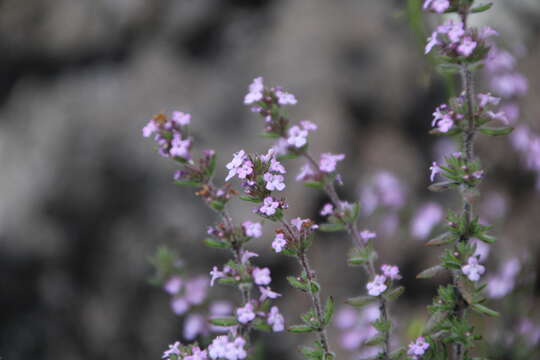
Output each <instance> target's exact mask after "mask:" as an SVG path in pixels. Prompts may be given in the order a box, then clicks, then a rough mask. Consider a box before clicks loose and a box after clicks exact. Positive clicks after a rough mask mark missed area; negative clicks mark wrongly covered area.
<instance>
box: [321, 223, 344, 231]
mask: <svg viewBox="0 0 540 360" xmlns="http://www.w3.org/2000/svg"><path fill="white" fill-rule="evenodd" d="M319 230H320V231H324V232H333V231H342V230H345V225H343V224H338V223H335V224H321V225H320V226H319Z"/></svg>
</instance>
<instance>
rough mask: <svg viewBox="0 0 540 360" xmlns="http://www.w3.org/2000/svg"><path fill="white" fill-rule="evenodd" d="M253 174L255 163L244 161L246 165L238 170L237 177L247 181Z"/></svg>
mask: <svg viewBox="0 0 540 360" xmlns="http://www.w3.org/2000/svg"><path fill="white" fill-rule="evenodd" d="M252 173H253V163H252V162H251V161H249V160H247V161H244V163H243V164H242V165H241V166H240V167H239V168H238V169H236V175H238V178H239V179H245V178H246V177H248V175H250V174H252Z"/></svg>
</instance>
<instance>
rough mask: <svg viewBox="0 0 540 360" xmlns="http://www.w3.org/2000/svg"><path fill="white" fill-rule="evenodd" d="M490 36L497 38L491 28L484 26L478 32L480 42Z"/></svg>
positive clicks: (496, 34) (497, 34) (496, 33)
mask: <svg viewBox="0 0 540 360" xmlns="http://www.w3.org/2000/svg"><path fill="white" fill-rule="evenodd" d="M492 36H499V33H498V32H497V31H495V30H494V29H493V28H492V27H489V26H484V27H482V28H480V30H479V31H478V37H480V39H482V40H486V39H487V38H490V37H492Z"/></svg>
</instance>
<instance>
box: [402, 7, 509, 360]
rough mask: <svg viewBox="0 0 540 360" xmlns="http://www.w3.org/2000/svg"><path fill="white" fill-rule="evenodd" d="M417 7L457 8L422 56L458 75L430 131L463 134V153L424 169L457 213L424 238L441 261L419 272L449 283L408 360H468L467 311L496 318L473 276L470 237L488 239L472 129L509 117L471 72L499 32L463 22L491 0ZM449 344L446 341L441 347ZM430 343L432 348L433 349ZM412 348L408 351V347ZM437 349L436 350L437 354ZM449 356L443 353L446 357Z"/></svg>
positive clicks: (504, 130) (477, 270)
mask: <svg viewBox="0 0 540 360" xmlns="http://www.w3.org/2000/svg"><path fill="white" fill-rule="evenodd" d="M423 7H424V9H425V10H429V11H433V12H437V13H456V14H457V15H458V19H454V20H447V21H446V22H445V23H444V24H443V25H440V26H439V27H437V29H436V30H435V31H434V32H433V34H432V35H431V37H430V38H429V39H428V41H427V45H426V49H425V50H426V54H427V53H429V52H431V51H432V50H433V49H436V54H437V55H438V61H439V62H440V65H439V68H443V69H445V70H446V71H447V72H449V73H456V74H458V73H459V74H460V75H461V80H462V88H463V92H462V93H461V95H460V96H458V97H456V98H453V99H451V100H450V101H449V104H448V105H447V104H443V105H441V106H439V107H438V108H437V109H436V110H435V112H434V113H433V116H434V119H433V122H432V126H433V128H434V129H433V130H432V131H431V132H432V133H433V134H437V135H447V136H456V135H460V136H462V138H463V141H462V145H463V151H462V152H460V153H454V154H452V156H449V157H447V158H446V159H445V163H444V164H437V163H436V162H434V163H433V164H432V166H431V167H430V170H431V177H430V178H431V181H432V182H433V181H434V180H435V177H436V176H437V175H438V176H440V177H442V178H443V179H444V180H443V181H441V182H436V183H433V184H432V185H431V186H430V187H429V188H430V190H432V191H445V190H449V189H455V190H458V192H459V194H460V195H461V198H462V201H463V210H462V211H461V212H460V213H454V212H449V215H448V217H447V221H448V222H447V224H448V225H447V227H446V232H444V233H442V234H440V235H439V236H437V237H435V238H434V239H432V240H430V241H428V242H427V245H430V246H445V247H446V249H445V250H444V251H443V254H442V256H441V258H440V260H441V262H440V263H439V264H438V265H435V266H433V267H431V268H429V269H426V270H424V271H422V272H421V273H420V274H419V275H418V277H419V278H430V277H433V276H435V275H437V274H438V273H440V272H442V271H450V273H451V274H452V285H447V286H446V287H441V288H439V293H438V296H437V297H436V298H435V300H434V302H433V305H432V306H430V307H429V311H430V313H431V317H430V319H429V321H428V323H427V324H426V326H425V328H424V334H423V335H424V336H426V337H427V341H428V343H429V344H430V345H431V346H429V349H426V350H427V351H423V352H422V351H417V352H415V351H409V356H411V358H413V359H419V358H425V359H446V358H447V357H446V356H448V355H450V357H451V358H452V359H457V360H465V359H471V357H470V350H471V348H472V347H473V346H474V343H475V341H477V340H479V339H481V338H482V337H481V335H480V334H477V333H475V329H474V328H473V327H472V326H471V324H470V321H469V319H468V316H469V312H470V310H472V311H474V312H477V313H479V314H482V315H488V316H498V313H497V312H495V311H494V310H491V309H489V308H488V307H486V306H485V305H484V302H485V298H484V296H483V289H484V287H485V285H480V284H479V280H480V278H481V276H482V275H483V274H484V273H485V267H484V266H483V265H482V264H481V263H480V259H479V256H478V255H476V250H477V249H476V244H475V243H473V242H471V239H473V238H476V239H479V240H480V241H483V242H486V243H489V244H492V243H494V242H495V238H493V237H492V236H491V235H489V234H488V231H489V230H490V229H491V227H490V226H488V225H483V224H480V223H479V220H478V217H477V216H475V215H474V213H473V209H474V204H475V203H476V202H477V198H478V196H479V191H478V187H479V185H480V183H481V181H482V179H483V177H484V175H485V173H484V170H483V169H482V167H481V164H480V161H479V160H478V159H477V158H476V156H475V154H474V140H475V138H476V135H477V134H479V133H480V134H486V135H491V136H500V135H506V134H509V133H510V132H511V131H512V128H511V127H507V126H502V127H501V126H497V127H493V126H492V125H491V123H493V122H495V123H496V122H502V123H503V124H505V125H506V124H507V123H508V119H507V116H506V114H505V113H504V112H502V111H497V106H498V105H499V103H500V99H499V98H497V97H494V96H492V95H491V94H490V93H479V94H475V91H474V83H473V75H472V74H473V72H474V71H475V70H477V69H479V68H481V67H482V66H483V64H484V61H485V60H486V57H487V55H488V53H489V51H490V48H491V44H492V43H491V41H490V39H489V38H490V37H492V36H496V35H498V34H497V32H496V31H495V30H493V29H491V28H490V27H484V28H481V29H476V28H472V27H469V26H468V18H469V15H470V14H472V13H478V12H483V11H486V10H488V9H489V8H490V7H491V4H478V3H477V2H476V1H474V0H426V1H425V2H424V6H423ZM447 346H449V347H447ZM435 349H439V350H437V352H434V350H435ZM413 350H414V349H413ZM441 354H443V355H442V356H443V357H441ZM447 354H448V355H447Z"/></svg>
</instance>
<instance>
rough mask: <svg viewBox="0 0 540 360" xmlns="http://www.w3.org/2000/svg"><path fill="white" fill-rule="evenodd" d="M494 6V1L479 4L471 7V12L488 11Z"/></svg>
mask: <svg viewBox="0 0 540 360" xmlns="http://www.w3.org/2000/svg"><path fill="white" fill-rule="evenodd" d="M492 6H493V3H487V4H484V5H479V6H477V7H474V8H472V9H471V13H481V12H484V11H488V10H489V9H491V7H492Z"/></svg>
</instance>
